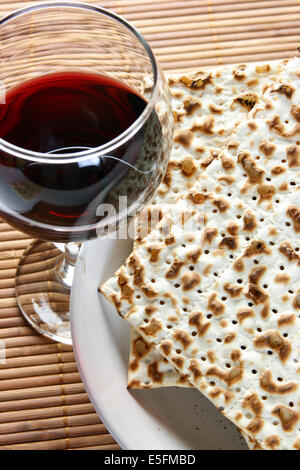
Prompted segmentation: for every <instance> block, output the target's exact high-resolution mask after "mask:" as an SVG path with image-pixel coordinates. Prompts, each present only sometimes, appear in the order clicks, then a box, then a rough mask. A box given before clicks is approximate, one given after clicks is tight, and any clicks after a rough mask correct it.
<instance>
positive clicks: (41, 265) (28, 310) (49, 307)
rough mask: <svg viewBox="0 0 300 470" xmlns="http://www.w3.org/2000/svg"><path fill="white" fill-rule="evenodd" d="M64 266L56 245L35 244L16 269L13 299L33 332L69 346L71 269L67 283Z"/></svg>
mask: <svg viewBox="0 0 300 470" xmlns="http://www.w3.org/2000/svg"><path fill="white" fill-rule="evenodd" d="M65 262H66V261H65V254H64V253H62V252H61V251H60V250H59V249H58V248H57V246H56V245H55V244H53V243H51V242H46V241H41V240H36V241H34V242H33V243H32V244H31V245H30V246H29V247H28V248H27V249H26V250H25V252H24V253H23V256H22V258H21V259H20V262H19V265H18V268H17V273H16V296H17V302H18V305H19V307H20V309H21V311H22V313H23V315H24V317H25V318H26V319H27V320H28V322H29V323H30V325H31V326H33V328H35V329H36V330H37V331H38V332H39V333H41V334H42V335H44V336H47V337H49V338H51V339H53V340H55V341H58V342H61V343H65V344H72V339H71V331H70V285H71V284H72V283H71V280H72V279H71V278H72V269H70V266H69V265H68V267H69V269H68V281H69V282H68V283H67V282H65V276H64V274H65V271H64V266H65ZM71 268H72V267H71ZM73 268H74V267H73Z"/></svg>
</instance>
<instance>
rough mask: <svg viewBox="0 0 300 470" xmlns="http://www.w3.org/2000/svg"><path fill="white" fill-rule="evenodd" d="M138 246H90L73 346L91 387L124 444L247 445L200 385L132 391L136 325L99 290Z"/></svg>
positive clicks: (84, 252) (76, 297)
mask: <svg viewBox="0 0 300 470" xmlns="http://www.w3.org/2000/svg"><path fill="white" fill-rule="evenodd" d="M131 248H132V242H131V241H128V240H109V239H105V240H104V239H102V240H101V239H99V240H93V241H91V242H88V243H86V244H85V245H83V247H82V249H81V252H80V255H79V259H78V262H77V266H76V273H75V280H74V285H73V289H72V296H71V312H72V313H71V327H72V338H73V345H74V351H75V355H76V359H77V363H78V367H79V371H80V374H81V377H82V380H83V383H84V384H85V387H86V390H87V393H88V394H89V397H90V399H91V401H92V403H93V405H94V407H95V409H96V411H97V413H98V414H99V415H100V417H101V419H102V421H103V423H104V424H105V425H106V427H107V428H108V430H109V431H110V432H111V434H112V435H113V437H114V438H115V439H116V441H117V442H118V443H119V444H120V446H121V447H122V448H123V449H127V450H138V449H152V450H153V449H157V450H158V449H159V450H160V449H164V450H171V449H178V450H183V449H187V450H194V449H234V450H238V449H239V450H240V449H247V446H246V444H245V442H244V440H243V439H242V437H241V435H240V434H239V432H238V431H237V429H236V428H235V426H234V425H232V424H231V423H230V422H229V421H228V420H227V419H226V418H224V417H223V416H222V415H221V414H220V413H219V412H218V411H217V410H216V409H215V407H214V406H213V405H212V404H211V403H210V402H209V400H207V399H206V398H205V397H203V396H202V395H201V393H199V392H198V391H196V390H193V389H182V388H176V387H174V388H162V389H156V390H134V391H132V390H131V391H128V390H127V388H126V387H127V369H128V354H129V326H128V324H127V323H126V322H125V320H123V319H121V318H120V317H119V315H118V314H117V313H116V311H115V309H114V308H113V306H112V305H110V304H109V303H108V302H107V301H106V300H105V299H104V298H103V297H102V296H100V295H99V294H98V291H97V289H98V285H99V283H100V282H102V281H104V280H106V279H108V278H109V277H110V276H111V275H112V274H113V273H114V272H115V270H116V269H117V268H118V267H119V266H120V265H121V264H122V263H123V261H124V260H125V258H126V257H127V255H128V254H129V253H130V251H131Z"/></svg>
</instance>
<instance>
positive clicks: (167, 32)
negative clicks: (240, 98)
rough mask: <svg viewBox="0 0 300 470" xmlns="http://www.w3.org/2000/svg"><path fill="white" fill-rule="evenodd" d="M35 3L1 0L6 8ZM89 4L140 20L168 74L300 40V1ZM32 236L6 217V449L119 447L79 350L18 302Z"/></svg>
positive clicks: (2, 281)
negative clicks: (40, 329) (29, 317)
mask: <svg viewBox="0 0 300 470" xmlns="http://www.w3.org/2000/svg"><path fill="white" fill-rule="evenodd" d="M33 3H35V2H25V1H24V2H14V1H3V0H0V16H3V15H5V14H6V13H8V12H10V11H12V10H14V9H17V8H21V7H23V6H25V5H30V4H33ZM89 3H94V4H100V5H102V6H104V7H106V8H109V9H111V10H113V11H115V12H116V13H118V14H120V15H123V16H124V17H125V18H126V19H128V20H129V21H131V22H132V23H134V24H135V26H136V27H137V28H138V29H139V30H140V31H141V32H142V34H143V35H144V36H145V37H146V39H147V40H148V41H149V43H150V45H151V46H152V48H153V50H154V53H155V54H156V56H157V57H158V59H159V61H160V63H161V64H162V66H163V68H164V70H165V71H167V72H168V73H171V72H179V71H182V70H191V69H197V68H199V67H202V66H216V65H220V64H226V63H236V62H249V61H258V60H265V59H267V60H272V59H278V58H284V57H289V56H291V55H294V54H295V53H296V52H297V48H298V47H299V46H300V0H185V1H180V0H119V1H117V0H103V1H102V2H93V1H90V2H89ZM29 243H30V239H29V238H28V237H26V236H25V235H24V234H21V233H20V232H17V231H16V230H15V229H13V228H11V227H10V226H9V225H7V224H6V223H4V222H1V221H0V341H4V343H5V347H6V363H5V364H1V363H0V449H106V450H108V449H118V445H117V444H116V443H115V441H114V439H113V438H112V436H111V435H110V434H109V433H108V431H107V430H106V429H105V427H104V425H103V424H102V423H101V420H100V418H99V417H98V416H97V414H96V413H95V411H94V408H93V406H92V404H91V403H90V401H89V398H88V396H87V394H86V392H85V389H84V386H83V384H82V382H81V379H80V376H79V373H78V370H77V366H76V362H75V358H74V354H73V350H72V348H71V347H70V346H65V345H61V344H56V343H53V342H52V341H50V340H47V339H45V338H43V337H42V336H40V335H39V334H38V333H36V332H35V331H34V330H33V329H32V328H31V327H30V326H28V324H27V323H26V321H25V320H24V319H23V317H22V316H21V314H20V312H19V310H18V307H17V304H16V300H15V289H14V277H15V269H16V266H17V263H18V259H19V257H20V256H21V254H22V252H23V250H24V249H25V248H26V247H27V246H28V244H29ZM0 362H1V360H0Z"/></svg>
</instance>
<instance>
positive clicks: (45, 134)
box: [0, 72, 161, 241]
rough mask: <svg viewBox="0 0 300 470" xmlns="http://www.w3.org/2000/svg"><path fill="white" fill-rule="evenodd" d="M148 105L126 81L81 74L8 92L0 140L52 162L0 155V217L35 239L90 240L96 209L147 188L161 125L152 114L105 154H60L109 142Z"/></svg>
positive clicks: (35, 82) (42, 80) (1, 109)
mask: <svg viewBox="0 0 300 470" xmlns="http://www.w3.org/2000/svg"><path fill="white" fill-rule="evenodd" d="M146 104H147V103H146V101H145V100H144V98H143V97H142V96H140V95H139V94H138V93H136V92H135V91H134V90H133V89H131V88H130V87H129V86H127V85H125V84H124V83H121V82H119V81H117V80H115V79H113V78H110V77H107V76H101V75H96V74H87V73H81V72H80V73H79V72H72V73H70V72H68V73H56V74H51V75H50V74H49V75H43V76H41V77H38V78H36V79H33V80H30V81H27V82H24V83H23V84H21V85H20V86H18V87H16V88H14V89H12V90H10V91H9V93H8V94H7V96H6V103H5V104H2V105H0V138H1V139H4V140H5V141H6V142H9V143H11V144H13V145H15V146H17V147H21V148H23V149H26V150H30V151H33V152H42V153H47V154H48V155H47V156H49V157H51V156H55V157H56V158H55V159H54V160H53V163H52V162H47V161H43V160H42V159H41V160H40V161H39V162H35V161H30V160H27V159H23V158H19V157H15V156H12V155H10V154H9V153H8V151H4V150H0V212H1V214H2V215H4V217H6V218H7V219H8V221H9V222H11V223H13V224H14V225H15V226H17V227H18V228H20V229H21V230H24V231H27V232H29V233H30V234H32V235H33V236H36V237H38V238H45V239H49V240H50V239H51V240H58V241H69V240H82V239H85V238H90V237H92V236H95V224H96V223H97V222H98V221H99V220H100V219H101V217H102V216H97V207H99V204H102V203H107V202H110V203H113V204H114V205H117V199H118V197H119V196H120V195H126V196H128V195H129V196H131V198H138V196H140V195H142V193H143V191H145V190H146V188H147V186H149V184H150V180H151V178H152V177H153V174H154V172H155V160H156V159H157V158H158V156H159V153H160V152H161V127H160V123H159V120H158V118H157V116H156V114H155V113H154V112H153V113H152V115H150V118H149V119H148V120H147V122H146V123H145V124H144V125H143V126H142V127H141V128H140V129H139V131H138V132H136V133H135V134H134V136H133V137H132V138H131V139H129V140H127V141H126V142H125V143H124V144H123V145H122V146H119V147H118V148H117V149H115V150H114V151H113V152H111V153H110V154H109V155H106V156H95V157H93V158H90V159H89V160H86V159H84V158H82V159H81V158H80V157H79V158H78V160H77V161H76V162H75V163H64V159H63V156H64V154H65V153H71V152H78V151H82V150H86V149H92V148H95V147H98V146H101V145H103V144H106V143H108V142H110V141H112V140H113V139H114V138H116V137H118V136H119V135H120V134H122V133H123V132H124V131H126V130H127V129H128V128H129V127H130V126H131V125H132V124H133V123H134V122H135V121H136V119H137V118H138V117H139V116H140V115H141V113H142V112H143V110H144V109H145V106H146ZM154 131H155V132H154ZM153 132H154V134H155V136H156V137H155V138H153V135H154V134H153ZM149 136H150V137H149ZM146 140H147V142H146ZM59 155H61V157H62V159H61V161H59V162H58V161H57V157H58V156H59ZM130 165H131V166H130ZM132 166H134V167H136V168H137V169H139V168H140V171H139V172H136V170H133V169H132ZM137 183H138V184H137ZM116 210H118V208H117V207H116ZM92 226H93V228H92ZM80 227H82V230H81V229H80ZM87 227H90V228H89V229H87ZM58 228H59V230H57V229H58ZM58 232H59V233H58Z"/></svg>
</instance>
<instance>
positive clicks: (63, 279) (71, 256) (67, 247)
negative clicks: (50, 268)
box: [55, 242, 80, 289]
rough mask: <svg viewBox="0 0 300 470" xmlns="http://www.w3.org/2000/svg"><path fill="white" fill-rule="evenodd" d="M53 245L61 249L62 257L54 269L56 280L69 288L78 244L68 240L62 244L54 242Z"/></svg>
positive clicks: (78, 247)
mask: <svg viewBox="0 0 300 470" xmlns="http://www.w3.org/2000/svg"><path fill="white" fill-rule="evenodd" d="M55 245H56V246H57V248H59V249H60V250H61V251H63V256H62V259H61V261H60V262H59V263H58V265H57V269H56V277H57V280H58V282H60V283H62V284H63V285H64V286H65V287H67V288H69V289H71V286H72V282H73V277H74V272H75V264H76V260H77V256H78V253H79V249H80V244H79V243H73V242H70V243H64V244H61V243H56V244H55Z"/></svg>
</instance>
